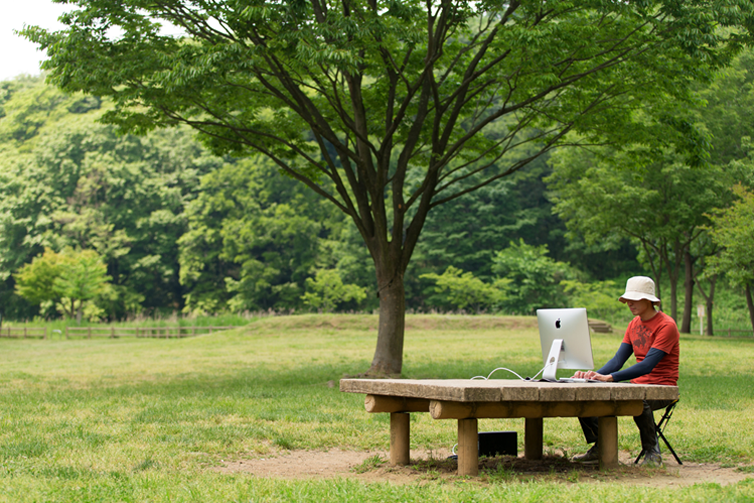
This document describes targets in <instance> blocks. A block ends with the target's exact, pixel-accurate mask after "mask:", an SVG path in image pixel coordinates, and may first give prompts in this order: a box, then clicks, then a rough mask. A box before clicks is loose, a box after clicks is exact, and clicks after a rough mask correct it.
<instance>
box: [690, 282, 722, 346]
mask: <svg viewBox="0 0 754 503" xmlns="http://www.w3.org/2000/svg"><path fill="white" fill-rule="evenodd" d="M694 283H695V284H696V287H697V288H698V289H699V294H700V295H701V296H702V297H703V298H704V304H705V307H706V308H707V309H706V311H707V328H706V330H705V333H706V334H707V335H714V331H713V326H714V325H713V323H712V309H713V307H714V305H715V304H714V300H715V284H716V283H717V274H713V275H712V276H710V278H709V295H707V294H706V293H705V292H704V289H703V288H702V282H701V281H695V282H694Z"/></svg>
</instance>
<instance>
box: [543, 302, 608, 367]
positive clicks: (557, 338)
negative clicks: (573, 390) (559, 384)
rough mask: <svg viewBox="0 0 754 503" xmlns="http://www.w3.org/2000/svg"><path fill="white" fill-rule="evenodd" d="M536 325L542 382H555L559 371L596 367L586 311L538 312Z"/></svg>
mask: <svg viewBox="0 0 754 503" xmlns="http://www.w3.org/2000/svg"><path fill="white" fill-rule="evenodd" d="M537 324H538V325H539V341H540V345H541V348H542V361H543V363H544V365H545V369H544V373H543V374H542V378H543V379H546V380H548V381H550V380H556V379H557V377H556V372H557V369H573V370H589V369H593V368H594V360H593V359H592V339H591V337H590V335H589V321H588V320H587V316H586V309H584V308H583V307H579V308H569V309H537Z"/></svg>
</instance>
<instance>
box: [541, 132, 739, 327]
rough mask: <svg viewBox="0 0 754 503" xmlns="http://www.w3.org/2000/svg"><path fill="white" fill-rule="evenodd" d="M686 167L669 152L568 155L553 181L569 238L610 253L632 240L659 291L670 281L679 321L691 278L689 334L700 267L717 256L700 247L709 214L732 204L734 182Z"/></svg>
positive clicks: (632, 149) (558, 160) (636, 149)
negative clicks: (709, 256)
mask: <svg viewBox="0 0 754 503" xmlns="http://www.w3.org/2000/svg"><path fill="white" fill-rule="evenodd" d="M661 131H662V129H661ZM658 143H659V140H658ZM685 161H686V160H684V158H683V156H682V154H680V153H679V152H677V151H674V150H672V149H667V148H662V146H661V145H658V146H656V147H654V146H649V147H647V146H643V145H637V144H630V145H626V146H624V147H623V148H622V149H621V150H617V149H612V148H604V149H593V150H592V151H590V152H587V151H582V152H576V151H570V152H567V153H564V152H561V153H560V154H559V155H557V156H554V157H553V159H552V162H553V165H554V170H553V174H552V175H551V177H550V178H549V179H548V180H549V183H550V188H551V190H552V192H553V198H554V200H555V211H556V212H557V213H558V214H559V215H560V216H561V217H562V218H563V219H565V220H566V226H567V227H568V228H569V230H571V231H572V232H574V233H576V234H578V235H580V236H582V237H583V239H585V240H586V242H587V243H596V244H600V245H601V246H603V247H604V248H609V247H611V246H615V245H617V244H619V243H620V241H621V240H622V239H624V238H625V237H629V238H630V239H631V240H632V241H633V242H634V243H635V244H636V245H637V248H638V249H639V250H640V254H639V257H640V260H641V261H642V262H644V263H645V264H647V265H648V267H649V268H650V269H651V271H652V275H653V276H654V279H655V282H656V284H657V285H658V288H659V287H660V285H661V282H662V279H663V278H664V277H665V274H667V277H668V279H669V282H670V295H669V297H670V311H671V315H672V316H673V317H674V318H676V319H678V301H677V298H678V294H677V288H678V282H679V280H680V279H681V278H685V283H684V284H685V286H686V295H685V299H686V304H685V305H684V317H683V322H682V323H681V325H682V330H685V331H686V332H688V331H689V329H690V319H691V318H690V317H691V298H692V293H693V292H692V288H693V276H694V271H693V269H692V266H693V263H694V262H695V261H696V260H697V259H698V258H699V257H701V256H704V255H707V254H709V253H710V251H709V249H708V248H703V247H700V246H696V244H697V243H698V242H699V241H700V238H701V237H702V236H703V234H704V232H705V231H704V229H705V226H706V225H708V224H709V220H708V218H707V216H706V212H708V211H709V210H710V209H711V208H715V207H722V206H725V205H727V204H728V202H729V201H730V190H729V186H730V183H731V180H732V177H731V174H730V173H729V172H728V171H727V170H725V169H722V168H721V167H719V166H714V165H706V166H697V167H692V166H690V165H689V162H687V161H686V162H685ZM694 253H698V254H697V255H696V256H695V255H694ZM658 294H661V291H660V290H658ZM660 298H662V297H660Z"/></svg>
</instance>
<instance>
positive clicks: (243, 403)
mask: <svg viewBox="0 0 754 503" xmlns="http://www.w3.org/2000/svg"><path fill="white" fill-rule="evenodd" d="M535 325H536V323H535V321H534V320H533V319H530V318H513V317H462V316H419V315H417V316H411V317H409V319H408V331H407V336H406V346H405V363H404V377H408V378H469V377H471V376H475V375H480V374H484V375H486V374H487V373H489V371H490V370H492V369H493V368H495V367H498V366H505V367H508V368H511V369H513V370H515V371H516V372H518V373H520V374H522V375H534V374H535V373H536V372H537V371H538V370H539V368H540V367H541V356H540V354H539V342H538V338H537V332H536V326H535ZM375 327H376V317H375V316H369V315H353V316H335V315H333V316H326V315H322V316H317V315H307V316H292V317H278V318H264V319H260V320H256V321H253V322H252V323H250V324H249V325H247V326H245V327H243V328H240V329H236V330H233V331H228V332H224V333H220V334H212V335H208V336H200V337H195V338H189V339H172V340H164V339H149V340H145V339H130V338H129V339H125V338H124V339H92V340H80V339H72V340H68V341H66V340H32V339H29V340H14V339H3V340H0V501H1V502H5V501H8V502H36V501H49V502H78V501H81V502H94V501H107V502H110V501H113V502H115V501H125V502H130V501H134V502H137V501H138V502H147V501H149V502H183V501H196V502H200V501H201V502H215V501H216V502H226V501H227V502H231V501H238V502H241V501H243V502H249V501H454V502H457V501H501V500H504V501H542V500H548V499H556V498H557V500H559V501H585V502H588V501H617V500H637V501H648V500H652V501H679V500H681V501H721V500H722V501H725V500H729V501H754V482H752V481H751V479H749V480H747V481H744V482H741V483H739V484H736V485H733V486H726V487H720V486H718V485H716V484H707V485H696V486H694V487H693V488H667V489H650V488H643V487H632V486H631V485H625V484H617V483H612V482H609V481H605V482H604V483H600V484H579V483H575V484H572V483H570V482H568V480H567V479H562V478H558V477H551V478H548V477H544V478H543V479H542V480H541V481H540V482H537V483H525V482H522V481H521V480H520V479H518V478H517V477H516V476H515V474H513V475H512V474H511V473H509V472H505V473H501V474H497V475H496V474H494V473H493V474H486V477H485V478H484V480H485V482H480V481H479V480H472V479H464V478H458V479H456V480H454V481H452V482H448V481H447V480H443V479H438V480H427V479H422V480H421V481H417V483H416V484H409V485H404V486H400V485H392V484H389V483H367V482H361V481H357V480H353V479H346V478H343V479H335V480H300V481H286V480H275V479H263V478H257V477H254V476H252V475H250V474H223V473H220V472H218V471H216V470H214V469H213V468H214V467H217V466H221V465H222V463H223V460H234V459H247V458H253V457H263V456H265V455H269V454H270V453H276V452H280V451H284V450H287V449H314V450H326V449H329V448H332V447H339V448H342V449H355V450H369V449H383V450H385V449H386V448H387V445H388V440H389V426H388V423H389V421H388V416H387V415H386V414H374V415H370V414H367V413H366V412H364V408H363V396H362V395H355V394H344V393H340V392H339V391H338V387H337V381H338V380H339V379H340V378H342V377H343V376H344V375H353V374H357V373H359V372H362V371H364V370H365V369H366V368H368V366H369V362H370V360H371V356H372V352H373V350H374V344H375ZM619 342H620V335H618V334H597V335H594V336H593V344H594V355H595V360H597V361H598V362H602V361H604V360H606V359H608V358H609V357H610V356H612V353H613V351H614V350H615V348H617V346H618V344H619ZM752 350H754V341H752V340H748V339H743V340H733V339H722V340H721V339H710V338H706V337H700V336H684V337H683V338H682V349H681V365H682V367H681V382H680V386H681V395H682V398H681V403H680V405H679V406H678V408H677V409H676V412H675V415H674V416H673V420H672V421H671V423H670V426H669V429H668V430H667V432H668V434H669V437H670V438H671V441H672V443H673V446H674V447H675V449H676V450H677V451H678V453H679V455H680V456H681V457H682V459H683V460H684V461H688V462H716V463H721V464H724V465H726V466H735V467H739V468H740V469H741V471H743V472H744V473H750V471H751V466H752V465H754V431H753V430H752V428H751V418H752V417H754V391H752V389H753V388H754V386H752V384H751V383H752V382H754V379H753V378H754V368H752V364H751V361H752V359H751V354H752ZM498 376H499V377H503V378H507V377H508V376H507V375H505V373H504V372H499V373H497V374H496V377H498ZM479 427H480V430H482V431H491V430H503V429H504V430H516V431H518V432H519V435H518V436H519V440H520V441H522V439H523V420H480V425H479ZM620 431H621V436H620V448H621V449H624V450H629V451H631V452H635V451H636V450H637V449H638V445H639V440H638V433H637V432H636V428H635V427H634V425H633V423H632V421H631V419H630V418H621V419H620ZM455 437H456V426H455V424H454V422H452V421H434V420H432V419H431V418H429V415H428V414H413V415H412V447H413V448H425V449H438V448H443V447H445V448H450V447H451V446H452V445H453V444H454V443H455V441H456V438H455ZM544 441H545V449H546V450H556V449H564V450H565V451H566V452H569V453H572V452H577V451H580V450H582V449H583V448H584V443H583V439H582V437H581V432H580V429H579V427H578V422H577V421H576V420H573V419H552V420H548V421H546V424H545V438H544ZM522 448H523V446H520V447H519V450H522ZM368 461H369V460H368ZM369 463H371V464H373V465H376V464H378V463H379V460H378V459H372V460H371V461H370V462H369ZM369 463H367V464H369ZM362 469H367V470H368V469H369V466H364V467H362ZM576 478H578V477H577V476H576Z"/></svg>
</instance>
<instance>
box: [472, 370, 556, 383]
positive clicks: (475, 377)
mask: <svg viewBox="0 0 754 503" xmlns="http://www.w3.org/2000/svg"><path fill="white" fill-rule="evenodd" d="M544 369H545V367H543V368H542V370H540V371H539V372H537V374H536V375H535V376H534V377H532V378H531V380H534V379H536V378H537V376H538V375H539V374H541V373H542V371H543V370H544ZM498 370H507V371H508V372H510V373H511V374H513V375H515V376H516V377H518V378H519V379H521V380H522V381H525V380H526V379H524V378H523V377H521V376H520V375H518V374H517V373H515V372H514V371H512V370H511V369H507V368H505V367H498V368H496V369H495V370H493V371H492V372H490V373H489V375H488V376H487V377H484V376H474V377H472V378H471V380H474V379H484V380H485V381H487V380H489V378H490V377H492V374H494V373H495V372H497V371H498Z"/></svg>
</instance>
